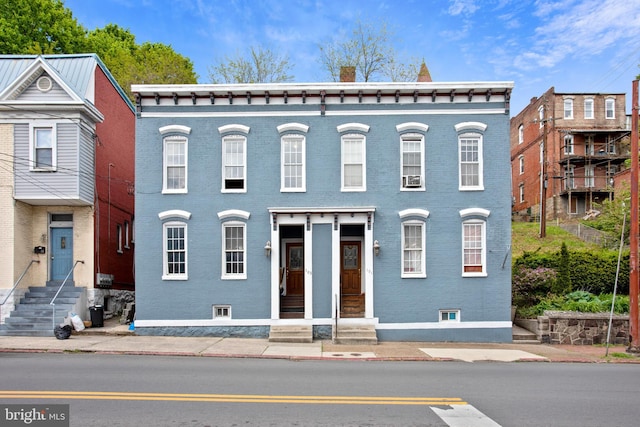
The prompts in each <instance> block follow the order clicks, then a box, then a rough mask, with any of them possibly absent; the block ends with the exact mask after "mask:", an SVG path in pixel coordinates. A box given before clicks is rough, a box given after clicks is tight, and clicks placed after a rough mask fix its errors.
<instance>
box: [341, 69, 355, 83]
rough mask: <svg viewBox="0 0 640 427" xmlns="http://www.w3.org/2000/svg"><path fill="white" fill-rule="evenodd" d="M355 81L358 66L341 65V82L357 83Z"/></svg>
mask: <svg viewBox="0 0 640 427" xmlns="http://www.w3.org/2000/svg"><path fill="white" fill-rule="evenodd" d="M355 81H356V67H353V66H346V67H340V82H341V83H355Z"/></svg>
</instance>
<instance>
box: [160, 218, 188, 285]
mask: <svg viewBox="0 0 640 427" xmlns="http://www.w3.org/2000/svg"><path fill="white" fill-rule="evenodd" d="M162 232H163V236H162V240H163V241H164V248H163V251H162V258H163V272H162V279H163V280H187V278H188V276H187V224H186V223H184V222H180V221H169V222H166V223H164V224H163V225H162Z"/></svg>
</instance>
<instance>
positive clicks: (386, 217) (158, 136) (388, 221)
mask: <svg viewBox="0 0 640 427" xmlns="http://www.w3.org/2000/svg"><path fill="white" fill-rule="evenodd" d="M512 88H513V83H511V82H464V83H442V82H426V83H422V82H417V83H355V82H352V83H311V84H298V83H287V84H253V85H134V86H133V87H132V89H133V92H134V93H135V94H136V97H137V110H138V119H137V127H136V185H135V187H136V222H135V244H136V263H135V264H136V265H135V269H136V331H137V332H138V333H139V334H175V335H223V336H259V337H266V336H267V335H269V332H270V330H271V331H272V330H273V329H274V328H275V327H278V326H283V325H284V326H286V325H292V326H293V325H299V326H306V327H310V329H311V330H312V333H313V337H314V338H331V337H332V336H334V337H335V333H336V330H337V329H339V328H340V327H341V326H342V325H356V326H366V327H369V328H371V329H373V330H375V333H376V335H377V338H378V339H381V340H420V341H481V342H505V341H510V340H511V317H510V316H511V314H510V313H511V310H510V307H511V268H510V266H511V257H510V244H511V224H510V222H511V182H510V157H509V97H510V93H511V90H512Z"/></svg>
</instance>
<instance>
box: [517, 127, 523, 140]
mask: <svg viewBox="0 0 640 427" xmlns="http://www.w3.org/2000/svg"><path fill="white" fill-rule="evenodd" d="M523 142H524V125H520V126H518V144H522V143H523Z"/></svg>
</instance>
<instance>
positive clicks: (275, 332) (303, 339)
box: [269, 325, 313, 343]
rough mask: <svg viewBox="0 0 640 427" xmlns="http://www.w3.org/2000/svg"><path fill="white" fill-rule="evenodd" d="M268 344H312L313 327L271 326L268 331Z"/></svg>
mask: <svg viewBox="0 0 640 427" xmlns="http://www.w3.org/2000/svg"><path fill="white" fill-rule="evenodd" d="M269 342H295V343H310V342H313V327H312V326H306V325H273V326H271V328H270V329H269Z"/></svg>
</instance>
